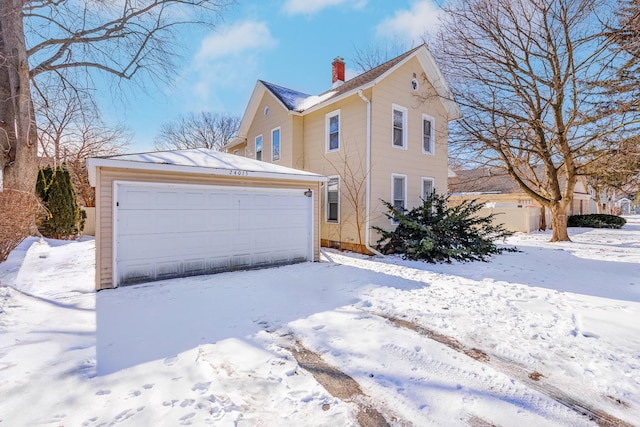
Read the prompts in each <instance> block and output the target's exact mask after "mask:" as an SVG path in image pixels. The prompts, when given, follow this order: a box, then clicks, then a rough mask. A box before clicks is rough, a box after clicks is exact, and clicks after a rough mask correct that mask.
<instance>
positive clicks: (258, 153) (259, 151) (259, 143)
mask: <svg viewBox="0 0 640 427" xmlns="http://www.w3.org/2000/svg"><path fill="white" fill-rule="evenodd" d="M256 160H262V135H258V136H256Z"/></svg>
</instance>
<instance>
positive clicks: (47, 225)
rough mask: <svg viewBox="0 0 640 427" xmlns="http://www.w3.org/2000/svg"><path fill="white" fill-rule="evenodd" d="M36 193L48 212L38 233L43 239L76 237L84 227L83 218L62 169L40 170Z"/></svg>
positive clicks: (68, 176) (67, 178) (69, 179)
mask: <svg viewBox="0 0 640 427" xmlns="http://www.w3.org/2000/svg"><path fill="white" fill-rule="evenodd" d="M36 193H38V194H39V195H40V198H41V199H42V201H43V202H44V204H45V206H46V207H47V209H48V211H49V215H48V217H47V218H46V219H45V220H44V221H42V222H41V224H40V227H39V229H40V232H41V233H42V234H43V235H44V236H45V237H52V238H54V239H68V238H74V237H76V236H77V235H78V234H79V233H80V232H81V231H82V228H83V226H84V221H83V217H82V215H81V213H80V209H79V208H78V203H77V202H76V195H75V192H74V190H73V185H72V184H71V176H70V175H69V172H68V171H67V170H66V169H65V168H63V167H60V166H59V167H57V168H56V169H55V170H54V169H52V168H51V167H48V166H47V167H45V168H42V169H40V172H39V174H38V182H37V184H36Z"/></svg>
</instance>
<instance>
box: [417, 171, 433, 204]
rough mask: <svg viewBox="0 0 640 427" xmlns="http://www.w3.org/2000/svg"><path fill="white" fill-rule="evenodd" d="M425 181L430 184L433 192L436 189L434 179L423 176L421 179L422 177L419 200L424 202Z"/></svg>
mask: <svg viewBox="0 0 640 427" xmlns="http://www.w3.org/2000/svg"><path fill="white" fill-rule="evenodd" d="M426 181H429V182H431V188H432V190H434V191H435V189H436V180H435V179H434V178H432V177H430V176H423V177H422V186H421V189H422V190H421V192H420V200H424V183H425V182H426Z"/></svg>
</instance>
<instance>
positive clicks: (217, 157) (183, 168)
mask: <svg viewBox="0 0 640 427" xmlns="http://www.w3.org/2000/svg"><path fill="white" fill-rule="evenodd" d="M98 167H111V168H120V169H135V170H150V171H163V172H178V173H180V172H181V173H196V174H203V175H224V176H229V175H232V176H240V177H250V178H271V179H287V180H295V181H327V178H326V177H324V176H322V175H318V174H315V173H311V172H307V171H301V170H298V169H292V168H287V167H284V166H279V165H275V164H273V163H267V162H261V161H259V160H254V159H249V158H247V157H242V156H237V155H234V154H229V153H223V152H221V151H216V150H209V149H206V148H193V149H189V150H173V151H154V152H149V153H138V154H123V155H118V156H109V157H92V158H88V159H87V169H88V172H89V182H90V184H91V185H92V186H95V184H96V168H98Z"/></svg>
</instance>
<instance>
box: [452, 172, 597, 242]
mask: <svg viewBox="0 0 640 427" xmlns="http://www.w3.org/2000/svg"><path fill="white" fill-rule="evenodd" d="M536 175H538V176H543V173H542V171H541V170H540V171H539V172H538V171H537V172H536ZM449 193H450V196H449V202H450V203H452V204H455V203H459V202H460V201H461V200H477V201H478V202H479V203H483V204H484V205H485V207H484V209H483V210H481V211H480V214H482V215H486V214H490V213H494V214H497V217H496V220H497V221H499V222H501V223H502V224H504V226H505V228H507V229H508V230H511V231H521V232H525V233H529V232H531V231H536V230H538V229H540V228H547V226H550V225H551V218H550V213H549V212H548V210H543V209H542V208H541V205H540V204H539V203H537V202H536V201H535V200H533V198H532V197H531V196H530V195H528V194H527V193H525V192H524V191H523V190H522V189H521V188H520V187H519V186H518V183H517V182H516V181H515V180H514V179H513V178H512V177H511V176H509V175H507V174H506V172H504V170H502V169H498V168H478V169H466V170H465V169H461V170H455V171H454V173H453V175H452V176H450V177H449ZM595 210H596V204H595V201H594V200H593V196H592V195H591V193H590V192H589V190H588V186H587V183H586V180H585V179H583V178H582V177H580V178H579V179H578V182H577V183H576V186H575V189H574V192H573V202H572V204H571V205H570V206H569V211H568V214H569V215H582V214H589V213H594V212H595ZM543 212H544V214H545V217H544V222H543V221H542V213H543ZM544 224H546V226H545V225H544Z"/></svg>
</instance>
